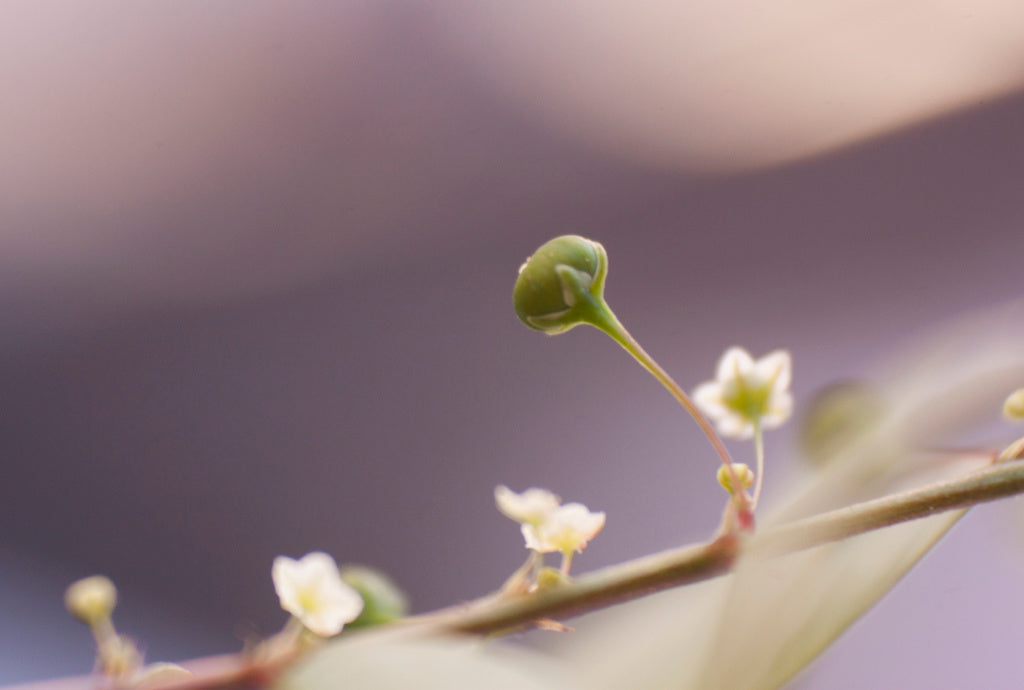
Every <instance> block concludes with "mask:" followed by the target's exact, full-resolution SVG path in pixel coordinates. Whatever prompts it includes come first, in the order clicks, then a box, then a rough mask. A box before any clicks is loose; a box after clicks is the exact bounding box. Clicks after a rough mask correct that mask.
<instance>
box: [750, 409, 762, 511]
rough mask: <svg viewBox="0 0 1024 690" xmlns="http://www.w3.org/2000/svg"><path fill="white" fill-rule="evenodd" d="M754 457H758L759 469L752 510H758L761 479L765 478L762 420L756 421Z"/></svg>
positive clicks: (755, 479)
mask: <svg viewBox="0 0 1024 690" xmlns="http://www.w3.org/2000/svg"><path fill="white" fill-rule="evenodd" d="M754 455H756V456H757V469H756V470H755V471H754V497H753V498H752V499H750V509H751V510H754V509H756V508H757V502H758V500H759V499H760V498H761V478H762V477H763V476H764V428H763V427H762V426H761V420H760V419H755V420H754Z"/></svg>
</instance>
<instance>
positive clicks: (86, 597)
mask: <svg viewBox="0 0 1024 690" xmlns="http://www.w3.org/2000/svg"><path fill="white" fill-rule="evenodd" d="M64 606H65V607H66V608H67V610H68V613H70V614H71V615H72V616H74V617H75V619H76V620H79V621H81V622H82V623H85V624H86V625H88V626H94V625H96V624H97V623H99V622H101V621H104V620H106V619H108V618H110V614H112V613H113V612H114V607H115V606H117V588H116V587H114V583H113V582H111V581H110V578H108V577H105V576H103V575H93V576H92V577H86V578H83V579H81V580H78V581H77V582H74V583H72V584H71V586H70V587H68V589H67V591H66V592H65V593H64Z"/></svg>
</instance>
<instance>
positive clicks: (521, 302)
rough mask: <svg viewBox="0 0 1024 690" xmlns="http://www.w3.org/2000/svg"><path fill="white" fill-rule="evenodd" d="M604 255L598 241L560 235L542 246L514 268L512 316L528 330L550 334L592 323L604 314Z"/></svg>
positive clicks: (606, 261)
mask: <svg viewBox="0 0 1024 690" xmlns="http://www.w3.org/2000/svg"><path fill="white" fill-rule="evenodd" d="M607 272H608V254H607V253H606V252H605V250H604V247H602V246H601V245H600V244H598V243H597V242H594V241H593V240H588V239H586V238H585V237H580V236H579V235H563V236H561V237H556V238H555V239H553V240H550V241H549V242H546V243H544V244H543V245H541V247H540V248H539V249H538V250H537V251H535V252H534V253H533V256H531V257H530V258H529V259H527V260H526V263H524V264H523V265H522V266H521V267H520V268H519V277H518V278H517V279H516V286H515V289H514V290H513V292H512V304H513V305H514V307H515V310H516V316H518V317H519V319H520V320H521V321H522V322H523V323H525V324H526V325H527V326H529V327H530V328H533V329H536V330H538V331H544V332H545V333H549V334H552V335H553V334H555V333H561V332H563V331H567V330H569V329H570V328H573V327H574V326H578V325H580V324H581V323H590V324H595V321H596V320H597V321H600V320H602V319H603V314H604V313H605V312H607V306H605V304H604V297H603V293H604V279H605V275H606V274H607Z"/></svg>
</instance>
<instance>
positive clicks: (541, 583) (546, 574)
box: [537, 568, 572, 591]
mask: <svg viewBox="0 0 1024 690" xmlns="http://www.w3.org/2000/svg"><path fill="white" fill-rule="evenodd" d="M571 583H572V578H570V577H569V576H568V575H566V574H565V573H563V572H562V571H560V570H558V569H557V568H541V569H540V571H539V572H538V573H537V589H538V590H539V591H544V590H547V589H554V588H555V587H562V586H564V585H568V584H571Z"/></svg>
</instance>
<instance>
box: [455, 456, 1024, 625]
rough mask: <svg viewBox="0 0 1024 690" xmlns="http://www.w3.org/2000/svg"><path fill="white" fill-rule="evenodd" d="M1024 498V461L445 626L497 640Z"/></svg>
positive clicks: (461, 614) (683, 553)
mask: <svg viewBox="0 0 1024 690" xmlns="http://www.w3.org/2000/svg"><path fill="white" fill-rule="evenodd" d="M1018 493H1024V462H1012V463H1004V464H999V465H995V466H992V467H989V468H985V469H983V470H979V471H977V472H972V473H971V474H969V475H967V476H965V477H961V478H957V479H954V480H951V481H946V482H941V483H938V484H933V485H930V486H926V487H924V488H920V489H914V490H912V491H907V492H903V493H898V494H893V495H890V496H885V497H883V498H879V499H875V500H872V501H866V502H864V503H858V504H855V505H852V506H848V507H846V508H840V509H839V510H834V511H830V512H827V513H822V514H820V515H815V516H813V517H809V518H805V519H803V520H797V521H795V522H791V523H787V524H784V525H780V526H777V527H772V528H768V529H766V530H763V531H761V532H759V533H757V534H755V535H752V536H749V537H746V538H743V537H739V536H737V535H735V534H732V535H725V536H723V537H720V538H718V539H716V540H714V541H711V542H708V543H705V544H698V545H695V546H688V547H684V548H681V549H672V550H669V551H664V552H662V553H658V554H654V555H651V556H647V557H644V558H640V559H636V560H633V561H627V562H626V563H622V564H619V565H616V566H612V567H609V568H605V569H602V570H598V571H596V572H593V573H590V574H588V575H582V576H579V577H578V578H577V579H576V580H575V581H574V582H573V583H572V584H570V585H566V586H565V587H559V588H557V589H553V590H550V591H546V592H540V593H536V594H532V595H528V596H523V597H515V598H510V599H505V600H490V601H488V602H487V604H486V605H484V606H481V607H475V606H473V605H470V606H468V607H465V608H462V609H460V610H455V611H451V612H450V613H448V614H444V615H442V616H441V618H440V619H439V620H437V621H436V622H437V624H438V627H439V629H440V630H449V631H454V632H463V633H493V632H497V631H507V630H515V629H518V628H522V627H526V626H529V625H531V623H532V621H534V620H536V619H538V618H555V619H558V618H565V617H570V616H574V615H578V614H581V613H586V612H588V611H593V610H596V609H600V608H604V607H607V606H610V605H612V604H616V603H619V602H622V601H628V600H630V599H635V598H638V597H640V596H643V595H645V594H651V593H654V592H658V591H661V590H663V589H668V588H670V587H677V586H680V585H686V584H692V583H694V582H699V581H702V580H707V579H710V578H713V577H717V576H719V575H723V574H725V573H727V572H728V571H729V570H730V569H731V567H732V565H733V563H734V562H735V560H736V558H737V557H738V556H739V555H740V554H741V553H742V554H743V555H744V556H752V557H757V558H772V557H775V556H781V555H784V554H787V553H793V552H796V551H801V550H803V549H807V548H811V547H814V546H820V545H822V544H825V543H828V542H832V541H838V540H841V539H845V538H847V537H852V536H856V535H858V534H863V533H865V532H870V531H871V530H875V529H880V528H883V527H888V526H891V525H897V524H900V523H903V522H908V521H910V520H916V519H919V518H924V517H928V516H930V515H935V514H938V513H942V512H945V511H948V510H954V509H957V508H969V507H971V506H973V505H976V504H979V503H986V502H988V501H994V500H996V499H999V498H1005V497H1007V496H1012V495H1014V494H1018Z"/></svg>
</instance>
